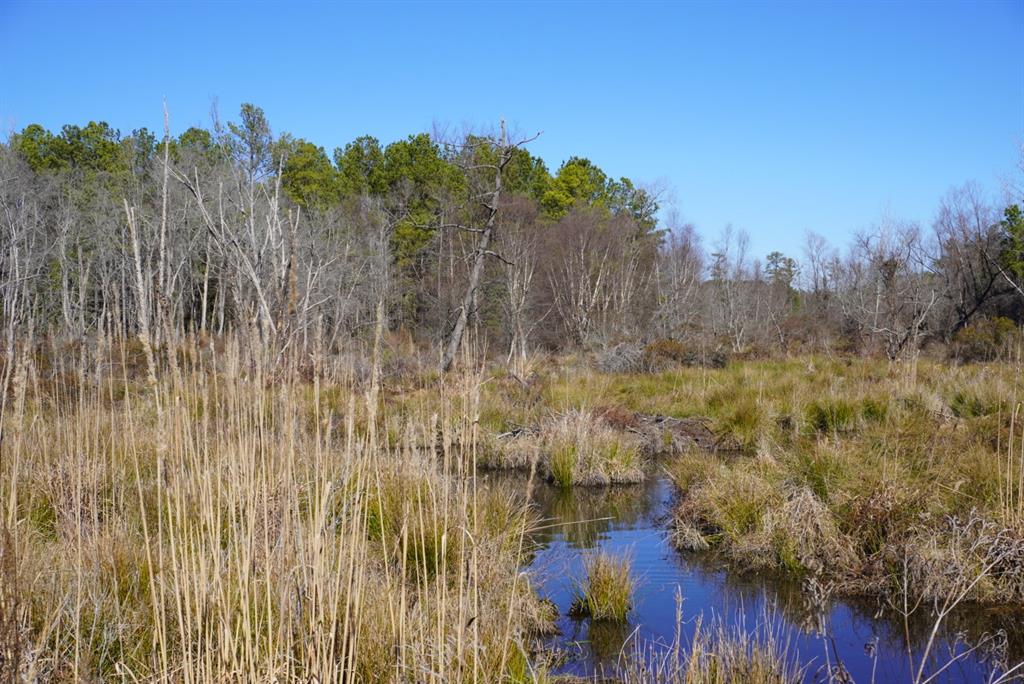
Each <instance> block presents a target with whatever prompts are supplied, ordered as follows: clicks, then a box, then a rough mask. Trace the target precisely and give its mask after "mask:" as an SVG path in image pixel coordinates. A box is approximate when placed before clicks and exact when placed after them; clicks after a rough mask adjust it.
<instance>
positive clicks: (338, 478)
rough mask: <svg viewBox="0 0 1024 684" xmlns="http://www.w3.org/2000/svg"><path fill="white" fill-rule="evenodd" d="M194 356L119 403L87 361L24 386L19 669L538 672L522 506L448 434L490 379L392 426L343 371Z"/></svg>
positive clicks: (8, 450) (430, 676) (4, 498)
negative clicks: (295, 370)
mask: <svg viewBox="0 0 1024 684" xmlns="http://www.w3.org/2000/svg"><path fill="white" fill-rule="evenodd" d="M230 353H231V352H228V353H227V354H230ZM197 356H198V357H199V358H203V359H206V360H205V361H203V363H208V364H209V367H205V368H204V367H194V368H187V369H182V370H181V371H180V372H178V373H173V372H165V373H164V374H162V376H161V377H160V378H159V379H157V380H155V381H151V382H149V383H147V385H146V386H145V387H144V388H142V389H137V390H135V391H130V392H128V393H126V394H125V395H124V398H123V399H120V398H118V397H117V395H118V394H119V391H118V387H120V386H123V385H126V384H127V383H125V382H124V380H125V378H121V379H120V380H119V379H117V378H113V377H109V376H108V377H105V378H103V379H102V380H101V381H100V382H90V378H89V377H87V376H85V373H82V374H81V376H80V377H79V391H78V393H77V397H76V398H75V400H74V401H73V402H70V403H61V404H59V405H53V404H52V403H51V402H50V401H49V399H48V396H49V395H48V394H47V393H46V391H45V390H44V389H42V388H40V389H39V391H38V392H33V391H31V386H32V385H33V384H34V383H35V384H36V385H38V384H39V380H40V378H39V377H38V376H34V375H33V373H32V369H31V368H30V367H29V368H28V369H27V372H26V374H25V379H26V381H27V383H26V385H25V386H26V387H29V388H30V390H29V391H24V390H22V391H21V392H20V393H19V394H18V397H17V402H16V406H15V409H14V410H13V411H12V412H11V413H10V414H8V415H7V416H5V419H4V420H5V423H6V425H5V427H6V428H7V430H6V435H5V445H4V449H5V454H8V455H9V456H10V457H9V458H7V457H5V458H4V459H3V462H2V464H0V504H2V505H3V511H4V521H5V527H6V528H7V529H9V530H10V536H11V539H12V543H13V545H14V546H15V547H16V549H17V560H18V563H17V569H16V577H17V581H18V584H19V587H20V590H21V597H22V600H23V605H22V607H21V609H20V612H19V614H18V632H19V634H18V641H17V643H18V644H19V646H20V648H21V652H22V654H23V657H22V659H21V670H22V676H23V677H25V678H26V679H28V680H34V679H35V678H39V679H43V680H47V681H100V680H109V679H118V680H123V679H127V680H132V681H139V680H143V679H158V680H159V679H163V680H173V681H185V682H210V681H227V680H230V681H251V682H260V681H267V682H269V681H278V682H285V681H304V682H305V681H311V680H312V679H316V680H318V681H462V680H473V681H479V680H484V679H487V680H490V679H492V678H501V677H504V676H511V675H512V673H514V672H519V673H521V672H522V671H523V662H524V658H526V656H527V654H528V653H529V652H530V648H531V633H532V632H533V631H534V630H537V629H542V628H544V626H545V622H546V621H550V615H548V614H547V611H546V610H545V609H544V607H543V606H542V605H541V604H540V602H539V601H538V600H537V598H536V597H535V596H534V594H533V592H532V590H531V588H530V586H529V581H528V578H527V577H526V576H525V575H523V574H522V573H521V571H520V566H521V563H522V561H523V557H524V556H523V549H522V547H523V539H524V534H525V533H526V530H527V528H528V526H529V525H530V524H531V523H530V517H529V512H528V509H527V507H526V503H525V501H524V500H523V499H522V497H510V496H509V495H507V494H506V493H505V492H502V491H492V490H490V489H488V488H487V487H486V486H485V485H482V484H478V482H477V480H476V479H475V478H474V477H473V474H474V469H475V465H474V463H475V459H474V452H473V449H474V445H473V443H472V442H469V443H462V442H454V441H453V440H452V439H451V434H450V431H449V430H448V429H447V428H445V429H442V430H440V431H439V430H438V426H448V425H451V424H453V423H456V422H459V421H463V422H466V423H472V422H473V421H472V417H471V416H470V415H469V414H468V410H470V409H471V407H472V405H473V404H474V402H475V401H476V400H475V398H474V396H473V394H474V392H476V391H477V389H476V388H477V387H478V385H479V379H478V378H475V377H473V376H467V377H465V378H462V379H461V380H460V381H459V382H458V383H457V384H452V383H449V384H448V385H447V386H445V387H442V388H440V390H439V391H438V393H437V394H436V395H435V397H436V399H437V401H436V402H435V403H434V406H433V408H434V412H435V413H434V414H433V415H416V416H414V417H410V418H408V419H404V420H402V421H401V422H399V421H397V420H396V421H392V420H390V419H389V418H387V417H385V416H382V415H381V413H380V412H379V410H378V403H377V402H376V401H375V400H374V398H373V395H374V392H373V391H371V392H370V395H368V396H364V395H363V393H362V391H361V390H360V389H359V388H357V387H355V386H352V385H351V384H348V383H349V381H348V380H347V379H346V378H345V377H344V376H343V375H338V376H337V377H336V378H333V377H331V376H328V375H325V376H324V377H319V376H318V377H317V378H316V379H315V380H314V382H313V388H312V392H310V389H309V386H308V385H305V384H304V383H302V382H300V381H299V380H298V374H293V375H289V374H279V375H277V376H276V377H274V378H270V377H269V375H267V374H264V373H262V372H261V371H260V368H259V366H257V367H256V368H255V369H254V370H250V371H248V372H242V371H241V370H239V368H241V367H244V365H245V364H242V363H241V362H240V360H239V359H238V358H237V357H231V356H225V357H216V358H213V357H206V356H203V355H201V354H200V355H197ZM325 397H328V398H330V403H327V402H322V401H321V400H322V398H325ZM357 421H358V422H357ZM388 435H390V437H387V436H388ZM8 553H9V551H8V547H7V546H6V545H5V546H4V548H3V557H4V558H5V559H6V558H7V557H8ZM5 586H6V585H5ZM5 605H6V604H5ZM8 612H9V611H8ZM8 612H5V613H3V619H4V620H6V619H7V615H8ZM4 624H6V622H5V623H4ZM3 647H4V648H9V647H8V646H3Z"/></svg>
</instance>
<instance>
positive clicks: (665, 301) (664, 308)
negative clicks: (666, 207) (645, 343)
mask: <svg viewBox="0 0 1024 684" xmlns="http://www.w3.org/2000/svg"><path fill="white" fill-rule="evenodd" d="M677 223H678V219H677V217H675V216H670V217H669V233H668V237H667V239H666V240H665V244H664V245H663V246H662V248H661V250H660V252H659V255H658V262H657V277H656V279H655V282H656V283H657V288H658V309H657V313H656V316H655V324H656V325H657V328H658V331H659V334H660V335H662V336H663V337H668V338H673V339H683V338H686V337H688V336H689V335H691V334H692V333H693V332H694V330H695V328H696V327H697V326H698V325H699V317H700V307H699V305H698V301H697V300H698V294H699V292H700V285H701V276H702V275H703V271H704V252H703V249H702V248H701V244H700V236H699V235H698V234H697V230H696V228H694V226H693V224H690V223H687V224H684V225H682V226H678V227H676V224H677Z"/></svg>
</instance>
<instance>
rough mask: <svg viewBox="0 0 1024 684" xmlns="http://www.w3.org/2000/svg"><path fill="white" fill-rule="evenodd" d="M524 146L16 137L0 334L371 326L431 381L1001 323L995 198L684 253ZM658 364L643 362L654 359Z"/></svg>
mask: <svg viewBox="0 0 1024 684" xmlns="http://www.w3.org/2000/svg"><path fill="white" fill-rule="evenodd" d="M529 141H530V139H529V138H518V139H517V138H515V137H514V136H510V135H509V133H508V132H507V131H506V130H505V128H504V125H502V126H501V127H500V128H499V129H498V130H496V131H494V132H493V133H485V134H464V135H460V136H458V137H453V138H445V137H444V136H441V135H430V134H426V133H421V134H417V135H411V136H409V137H408V138H406V139H403V140H398V141H395V142H392V143H390V144H387V145H382V144H381V143H380V142H379V141H378V140H376V139H375V138H373V137H370V136H363V137H360V138H357V139H356V140H354V141H352V142H351V143H349V144H347V145H345V146H344V147H341V148H338V149H336V150H334V151H333V154H331V155H328V153H327V151H326V150H325V149H324V148H323V147H320V146H317V145H316V144H315V143H313V142H309V141H307V140H303V139H299V138H295V137H293V136H291V135H289V134H287V133H281V134H275V133H274V132H273V131H272V129H271V127H270V124H269V122H268V121H267V118H266V116H265V114H264V112H263V111H262V110H261V109H260V108H259V107H257V106H255V105H252V104H245V105H242V107H241V109H240V111H239V113H238V115H237V117H236V118H235V119H234V120H232V121H229V122H226V123H222V122H221V121H220V120H219V119H217V118H215V119H214V121H213V123H212V125H211V127H210V128H208V129H206V128H189V129H188V130H186V131H185V132H183V133H182V134H181V135H178V136H176V137H173V136H171V135H170V133H169V126H168V125H166V118H165V130H164V133H163V135H161V136H158V135H156V134H154V133H153V132H151V131H148V130H146V129H138V130H134V131H132V132H131V133H130V134H128V135H122V134H121V133H120V132H119V131H117V130H115V129H113V128H111V127H110V126H109V125H107V124H105V123H96V122H90V123H89V124H88V125H86V126H83V127H79V126H74V125H67V126H64V127H63V128H62V129H61V130H60V131H59V132H56V133H55V132H51V131H49V130H47V129H46V128H44V127H42V126H39V125H30V126H27V127H25V128H24V129H23V130H21V131H20V132H18V133H15V134H13V135H11V136H10V137H9V139H8V140H7V142H6V143H3V144H0V212H2V216H0V231H2V233H0V316H2V317H0V321H2V325H3V332H4V337H5V351H6V357H7V358H11V357H12V353H13V349H14V346H15V344H16V342H17V340H18V338H19V336H20V335H21V334H23V331H24V330H26V329H27V328H30V329H32V330H34V331H37V332H40V333H45V334H49V335H53V336H59V337H64V338H69V339H78V340H81V339H87V338H89V337H90V336H95V335H98V334H104V335H111V336H114V337H122V338H128V337H131V336H135V335H143V336H145V337H146V339H147V341H148V342H150V343H152V344H153V345H154V346H161V345H164V344H173V343H174V341H175V340H176V339H178V338H180V337H181V336H182V335H185V334H191V333H195V334H200V335H221V334H224V333H226V332H229V331H235V332H242V333H245V334H244V335H243V336H242V337H244V338H245V339H249V340H253V341H255V342H256V343H258V344H259V345H261V346H265V347H267V348H274V349H286V348H287V349H292V350H299V351H303V350H307V351H308V350H309V349H311V348H312V347H313V345H319V348H321V349H328V350H338V349H342V348H344V347H345V345H346V344H347V343H349V342H350V341H351V340H353V339H360V338H362V337H365V336H367V335H369V334H371V333H372V331H373V330H374V328H375V327H376V326H377V324H378V321H380V323H381V325H383V326H384V327H386V328H389V329H395V330H403V331H406V332H407V333H408V334H410V335H411V336H412V337H413V338H414V339H415V340H417V341H418V342H419V343H421V344H422V345H424V346H430V347H431V348H434V349H436V350H437V352H438V357H439V359H440V363H441V365H442V367H444V368H447V367H448V366H449V365H451V363H452V361H453V359H454V357H455V355H456V354H457V351H458V349H459V345H460V343H461V341H462V339H463V336H464V334H465V333H466V332H467V331H469V330H473V331H476V333H477V336H478V339H481V340H486V344H487V347H488V348H489V349H490V350H492V351H493V350H500V352H501V354H502V355H505V356H507V358H508V359H509V360H510V361H514V360H515V361H521V360H524V359H526V358H527V357H528V356H529V355H530V354H531V353H532V352H533V351H534V350H537V349H549V350H566V349H581V348H582V349H609V348H613V347H615V346H616V345H621V344H629V345H644V344H650V343H656V342H659V341H662V342H664V341H671V342H672V343H673V344H674V345H676V346H675V347H673V348H688V349H700V350H705V351H716V350H720V351H726V352H730V353H761V354H772V353H789V352H802V351H822V350H827V351H843V352H849V353H874V354H882V355H885V356H888V357H889V358H893V359H895V358H899V357H901V356H904V355H908V354H913V353H916V352H917V351H918V350H919V349H920V348H921V347H922V346H923V345H926V344H931V343H942V344H946V345H951V347H956V345H960V346H959V347H958V348H960V349H969V350H973V351H971V353H972V354H976V355H981V356H984V355H986V354H991V353H994V351H993V350H995V349H997V348H998V346H999V341H1000V340H1001V339H1003V338H1009V337H1010V336H1011V335H1012V334H1013V333H1014V331H1015V330H1016V328H1017V326H1019V325H1020V324H1021V322H1022V320H1024V215H1022V210H1021V206H1020V204H1021V202H1020V193H1019V192H1018V193H1016V196H1012V193H1011V196H1010V199H1008V200H1006V201H1002V202H998V203H996V202H992V201H989V200H988V199H987V198H985V197H984V196H983V195H982V193H981V192H980V191H979V190H978V189H977V188H976V187H975V186H973V185H970V184H966V185H964V186H962V187H959V188H954V189H952V190H950V192H949V193H948V194H947V195H946V196H945V197H944V198H942V199H941V201H940V203H939V206H938V209H937V211H936V215H935V220H934V222H933V224H932V225H931V226H929V227H927V228H924V227H922V226H920V225H917V224H915V223H911V222H906V221H901V220H898V219H895V218H891V217H887V218H884V219H883V220H881V221H879V222H878V223H876V224H875V225H873V226H872V227H870V228H868V229H866V230H864V231H862V232H861V233H859V234H857V235H856V236H855V238H854V239H853V240H852V241H851V243H850V244H848V245H846V246H845V247H844V248H842V249H840V248H839V247H837V246H832V245H829V244H828V242H827V241H826V240H825V239H824V238H823V237H821V236H820V235H817V234H814V233H808V234H807V237H806V245H805V248H804V250H803V254H801V255H784V254H782V253H780V252H772V253H771V254H768V255H766V256H765V257H764V258H763V259H762V258H758V257H757V256H755V255H753V254H751V252H750V248H749V240H748V236H747V235H746V234H745V233H744V232H742V231H737V230H734V229H732V228H726V229H725V230H723V231H722V232H721V234H720V235H719V236H718V238H717V239H715V240H714V241H713V242H712V243H711V244H710V245H708V246H705V245H703V244H702V240H701V238H700V237H699V235H698V233H697V231H696V230H695V228H694V227H693V226H691V225H686V224H682V223H681V222H680V221H679V220H678V219H676V218H675V216H674V214H672V213H669V215H668V217H667V218H664V219H659V216H660V213H659V212H660V207H659V195H658V193H657V192H656V191H655V190H652V189H650V188H644V187H641V186H640V185H639V184H637V183H634V182H633V181H631V180H630V179H629V178H625V177H622V178H618V179H616V178H614V177H611V176H609V175H608V174H606V173H605V172H604V171H603V170H602V169H600V168H599V167H598V166H596V165H595V164H593V163H592V162H591V161H589V160H588V159H586V158H583V157H572V158H570V159H569V160H567V161H565V162H564V163H563V164H561V166H559V167H558V168H557V170H555V171H554V172H552V171H551V170H549V168H548V167H547V165H546V164H545V163H544V161H543V160H541V159H540V158H538V157H536V156H533V155H532V154H530V153H529V152H528V150H527V149H526V146H527V144H528V143H529ZM663 346H664V345H663Z"/></svg>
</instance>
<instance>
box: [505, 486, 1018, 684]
mask: <svg viewBox="0 0 1024 684" xmlns="http://www.w3.org/2000/svg"><path fill="white" fill-rule="evenodd" d="M519 482H520V484H521V486H524V485H522V482H523V481H522V480H519ZM530 489H531V496H532V498H533V499H534V500H535V502H536V504H537V506H538V508H539V512H540V514H541V516H542V517H543V520H544V522H543V523H542V526H541V529H540V530H538V531H537V532H536V534H535V537H534V542H535V544H536V553H535V555H534V556H533V559H532V562H531V563H530V566H529V570H530V572H531V574H532V576H533V578H534V579H533V581H534V582H535V584H536V586H538V588H539V591H540V593H541V595H542V596H544V597H546V598H548V599H550V600H551V601H553V602H554V604H555V605H556V606H557V608H558V615H559V617H558V624H557V626H558V630H559V633H558V635H557V636H555V637H553V638H552V642H551V645H552V646H556V647H558V649H559V651H561V652H563V653H565V654H566V658H565V660H564V661H563V662H562V663H561V664H560V665H559V672H563V673H570V674H577V675H591V674H595V673H600V674H604V675H612V674H614V671H615V664H616V662H617V661H618V660H619V656H620V654H621V653H623V652H625V653H630V652H635V651H636V649H637V647H638V646H639V647H640V648H641V649H646V650H647V652H648V653H649V652H651V649H654V651H657V650H658V649H659V648H660V649H666V650H667V648H668V644H670V643H671V642H672V641H673V639H674V638H676V636H677V635H678V637H679V639H680V642H681V643H682V645H683V647H684V650H685V646H686V644H687V643H688V642H689V641H690V640H692V638H693V636H694V632H695V630H696V629H697V625H698V618H699V619H700V620H701V621H702V622H703V625H704V626H703V628H702V629H703V630H704V631H705V633H706V632H707V628H708V624H709V623H710V622H712V621H715V622H717V623H718V624H721V625H724V626H725V628H726V629H729V630H739V629H742V630H745V631H748V632H749V631H755V632H760V633H762V634H764V633H765V632H766V631H768V630H770V631H771V632H772V633H773V634H775V636H776V638H777V639H778V640H780V641H782V642H784V643H785V644H787V647H788V653H789V655H790V657H791V659H792V660H794V661H795V662H796V663H797V664H798V665H799V666H800V667H801V668H803V670H802V671H803V673H804V680H805V681H807V682H821V681H828V671H829V669H830V667H831V668H834V667H835V666H836V665H837V663H841V665H842V667H843V668H844V669H845V670H846V672H848V673H849V675H850V676H851V677H852V680H853V681H855V682H861V683H863V682H872V681H875V682H910V681H913V679H914V672H915V671H916V668H915V667H914V666H912V665H911V662H910V656H909V655H908V651H909V653H911V654H913V660H914V663H915V664H916V663H918V661H919V659H920V656H921V654H922V652H923V650H924V645H925V643H926V642H927V639H928V634H929V631H930V630H931V626H932V624H933V620H932V618H931V616H930V615H929V614H928V613H929V611H928V610H927V609H926V608H925V607H921V608H919V609H918V611H917V612H916V613H915V614H913V615H912V616H911V618H910V619H909V620H904V619H903V618H902V617H901V616H898V615H897V614H895V613H894V611H892V610H891V609H888V610H886V609H882V608H881V607H880V606H879V604H878V603H877V602H871V601H865V602H856V601H844V600H834V599H833V600H831V601H828V602H827V603H825V604H824V607H823V608H822V607H820V604H819V607H818V608H815V607H813V606H810V605H808V602H807V599H806V595H805V592H801V591H800V587H799V586H797V585H794V584H793V583H787V582H785V581H782V580H780V579H779V578H777V577H769V576H763V575H757V574H751V573H736V572H732V571H730V570H729V569H728V568H726V567H724V566H723V565H722V564H721V563H718V562H716V561H715V560H714V557H713V554H710V553H681V552H679V551H677V550H676V549H675V547H674V546H673V545H672V543H671V541H670V540H669V538H668V525H667V523H668V518H669V515H670V513H671V505H672V500H673V496H674V489H673V486H672V484H671V482H670V481H669V480H668V479H667V478H666V477H663V476H661V477H653V478H649V479H648V481H647V482H646V483H645V484H642V485H635V486H618V487H612V488H603V489H602V488H590V489H587V488H577V489H573V490H568V491H562V490H559V489H556V488H554V487H550V486H547V485H544V484H540V485H536V484H535V485H534V486H533V487H531V488H530ZM597 550H604V551H608V552H611V553H615V554H628V555H629V556H630V557H631V559H632V568H633V572H634V574H635V575H636V576H637V577H638V579H639V587H638V589H637V591H636V593H635V596H634V605H633V609H632V611H631V614H630V621H629V624H627V625H608V624H602V623H595V624H591V622H590V621H589V620H588V619H576V618H573V617H570V616H569V615H568V613H569V607H570V605H571V603H572V600H573V596H574V590H575V586H576V583H577V582H578V581H579V579H581V578H582V565H583V560H584V558H585V557H586V554H589V553H593V552H595V551H597ZM1003 634H1004V635H1005V639H1003V640H1002V641H1003V644H1002V648H999V642H1000V639H999V638H995V639H993V638H986V636H985V635H989V637H991V635H1003ZM908 642H909V649H908ZM978 644H981V647H979V648H977V649H976V650H975V651H973V652H972V653H971V654H970V655H968V656H966V657H963V658H961V659H957V660H956V662H955V663H954V664H952V665H951V666H950V667H949V668H948V669H947V670H945V671H944V672H943V673H942V674H941V675H940V676H938V677H937V678H935V679H934V680H932V681H941V682H974V681H979V682H984V681H988V680H989V677H990V675H992V672H993V663H995V662H997V660H998V659H999V656H1000V655H1001V656H1002V660H1003V661H1007V660H1008V661H1009V662H1012V663H1013V662H1019V661H1020V659H1021V658H1024V615H1022V613H1021V612H1019V611H1016V610H1000V609H982V608H979V607H968V608H964V609H961V610H959V611H958V612H956V613H955V614H953V615H952V616H950V618H948V620H947V623H946V625H945V627H944V628H943V629H942V631H941V634H940V640H939V643H938V644H937V645H936V646H935V647H933V649H932V657H931V658H930V660H931V662H930V664H929V665H930V666H929V667H927V668H926V671H927V672H930V673H934V672H936V671H937V670H938V669H940V668H941V667H942V666H944V665H946V664H948V663H949V662H950V661H951V654H952V653H954V652H957V651H959V652H962V651H964V650H966V649H970V648H972V647H973V646H976V645H978ZM954 649H955V650H956V651H954ZM1000 652H1001V653H1000Z"/></svg>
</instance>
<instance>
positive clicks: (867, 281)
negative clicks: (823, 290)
mask: <svg viewBox="0 0 1024 684" xmlns="http://www.w3.org/2000/svg"><path fill="white" fill-rule="evenodd" d="M931 264H932V258H931V256H930V254H929V250H928V248H927V244H926V243H925V240H924V238H923V236H922V234H921V230H920V228H919V227H918V226H917V225H916V224H913V223H906V222H901V221H895V220H891V219H886V220H885V221H883V222H882V223H881V224H879V225H878V226H876V227H875V229H874V230H873V231H871V232H866V233H861V234H860V235H858V236H857V237H856V239H855V241H854V245H853V247H852V248H851V250H850V255H849V257H848V259H847V262H846V264H845V265H844V269H843V274H844V281H845V282H843V283H842V297H843V305H844V313H845V314H846V315H847V317H848V318H849V319H850V320H852V321H854V322H855V323H856V325H857V327H858V329H859V330H861V331H862V332H863V333H865V334H867V335H868V336H869V338H870V339H871V340H874V341H877V342H878V343H879V344H881V346H882V348H883V350H884V351H885V354H886V355H887V356H888V357H889V358H890V359H896V358H898V357H899V356H901V355H902V354H904V353H905V352H916V350H917V348H918V346H919V343H920V340H921V336H922V334H923V332H924V330H925V328H926V324H927V321H928V318H929V315H930V314H931V313H932V312H933V310H934V308H935V305H936V303H937V302H938V301H939V298H940V297H941V296H942V290H943V283H942V282H941V281H940V280H939V279H938V278H937V277H936V276H935V274H934V273H933V272H932V270H931Z"/></svg>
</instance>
